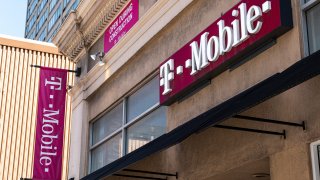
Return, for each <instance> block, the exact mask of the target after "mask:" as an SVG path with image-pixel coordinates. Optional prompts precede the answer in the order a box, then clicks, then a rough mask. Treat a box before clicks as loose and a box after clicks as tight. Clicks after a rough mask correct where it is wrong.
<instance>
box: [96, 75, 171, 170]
mask: <svg viewBox="0 0 320 180" xmlns="http://www.w3.org/2000/svg"><path fill="white" fill-rule="evenodd" d="M158 83H159V78H158V76H157V77H155V78H153V79H152V80H151V81H150V82H148V83H146V84H145V85H144V86H142V87H141V88H140V89H139V90H137V91H136V92H134V93H133V94H131V95H129V96H127V97H125V98H124V100H123V101H122V102H121V103H120V104H119V105H117V106H115V107H114V108H112V109H111V110H109V111H108V112H106V113H105V114H104V115H103V116H101V117H100V118H99V119H97V120H96V121H95V122H93V123H92V124H91V136H90V138H91V147H90V151H91V172H92V171H95V170H97V169H99V168H101V167H103V166H105V165H106V164H109V163H111V162H112V161H114V160H116V159H118V158H119V157H121V156H122V155H124V154H126V153H130V152H132V151H133V150H135V149H137V148H139V147H141V146H143V145H145V144H147V143H148V142H150V141H152V140H154V139H156V138H157V137H159V136H161V135H162V134H164V133H165V132H166V108H165V107H160V106H159V86H158ZM114 134H117V135H116V136H114ZM121 135H123V136H124V138H122V136H121Z"/></svg>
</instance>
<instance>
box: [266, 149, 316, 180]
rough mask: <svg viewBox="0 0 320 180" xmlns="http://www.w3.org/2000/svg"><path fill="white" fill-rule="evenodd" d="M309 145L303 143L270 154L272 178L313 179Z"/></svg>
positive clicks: (285, 179) (274, 179)
mask: <svg viewBox="0 0 320 180" xmlns="http://www.w3.org/2000/svg"><path fill="white" fill-rule="evenodd" d="M309 154H310V151H309V146H308V144H306V143H301V144H300V145H297V146H295V147H293V148H290V149H286V150H284V151H281V152H278V153H276V154H273V155H271V156H270V172H271V180H302V179H303V180H312V177H311V163H310V155H309Z"/></svg>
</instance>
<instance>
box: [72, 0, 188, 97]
mask: <svg viewBox="0 0 320 180" xmlns="http://www.w3.org/2000/svg"><path fill="white" fill-rule="evenodd" d="M192 1H193V0H179V1H171V0H161V1H158V2H157V3H156V4H155V5H154V6H153V7H151V8H150V9H149V11H148V12H147V13H146V14H145V15H144V16H143V17H142V18H141V19H140V20H139V21H138V22H137V24H135V26H134V27H133V28H132V29H131V30H130V31H129V32H128V33H127V34H126V35H125V36H124V37H123V38H122V40H121V41H119V43H118V44H116V45H115V46H114V47H113V48H112V49H111V50H110V51H109V52H108V54H107V55H106V56H105V59H104V60H105V61H106V65H104V66H95V67H93V68H92V69H91V70H90V71H89V72H88V73H87V74H85V75H84V76H83V77H82V78H81V83H77V84H76V85H75V87H76V86H84V87H76V88H73V89H72V90H71V91H74V92H72V93H73V94H75V95H76V94H79V93H81V92H76V91H78V90H80V89H82V90H83V91H85V92H84V96H83V98H84V99H86V98H87V97H89V96H90V95H91V94H92V93H94V92H95V91H96V90H97V89H98V88H99V87H100V86H101V85H102V84H103V83H105V82H106V81H107V80H108V79H109V78H110V77H111V76H112V74H114V73H115V72H116V71H117V70H119V69H120V68H121V67H122V66H123V65H124V64H125V63H126V62H128V61H129V60H130V58H131V57H132V56H133V55H134V54H135V53H136V52H137V51H138V50H139V49H141V48H142V47H143V46H144V45H145V44H146V43H147V42H148V41H149V40H151V38H152V37H154V36H155V35H156V34H157V33H158V32H159V31H160V30H161V29H162V28H164V27H165V26H166V25H167V24H168V23H169V22H170V21H171V20H173V19H174V17H176V16H177V14H179V13H180V12H181V11H182V10H183V9H184V8H185V7H187V6H188V5H189V4H190V3H191V2H192Z"/></svg>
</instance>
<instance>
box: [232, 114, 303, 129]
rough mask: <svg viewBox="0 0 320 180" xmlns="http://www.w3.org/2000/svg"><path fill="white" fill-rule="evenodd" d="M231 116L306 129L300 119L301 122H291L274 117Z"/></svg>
mask: <svg viewBox="0 0 320 180" xmlns="http://www.w3.org/2000/svg"><path fill="white" fill-rule="evenodd" d="M233 117H234V118H237V119H244V120H250V121H258V122H266V123H273V124H281V125H286V126H296V127H302V128H303V130H306V127H305V122H304V121H302V123H301V124H299V123H293V122H285V121H279V120H274V119H266V118H258V117H251V116H243V115H235V116H233Z"/></svg>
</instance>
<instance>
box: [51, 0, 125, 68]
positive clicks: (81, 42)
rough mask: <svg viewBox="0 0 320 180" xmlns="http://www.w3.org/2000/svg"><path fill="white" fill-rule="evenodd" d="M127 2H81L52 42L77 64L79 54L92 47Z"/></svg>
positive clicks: (94, 0)
mask: <svg viewBox="0 0 320 180" xmlns="http://www.w3.org/2000/svg"><path fill="white" fill-rule="evenodd" d="M127 1H128V0H90V1H81V2H80V4H79V6H78V9H77V10H76V11H73V12H71V13H70V15H69V16H68V17H67V19H66V21H65V22H64V23H63V24H62V26H61V29H60V30H59V31H58V33H57V34H56V35H55V37H54V38H53V40H52V41H53V42H54V44H56V45H57V46H58V48H59V51H60V52H61V53H63V54H64V55H66V56H68V57H69V58H70V59H71V60H72V61H74V62H77V61H78V58H77V57H78V55H79V53H80V52H81V51H82V50H83V49H86V48H89V47H90V46H92V44H93V43H94V42H95V40H96V39H97V37H98V35H100V34H101V32H104V31H105V29H106V28H107V26H108V25H109V24H110V23H111V22H112V20H113V19H114V18H115V16H116V15H117V13H118V12H119V11H120V10H121V8H122V7H123V6H124V5H125V4H126V2H127Z"/></svg>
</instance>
